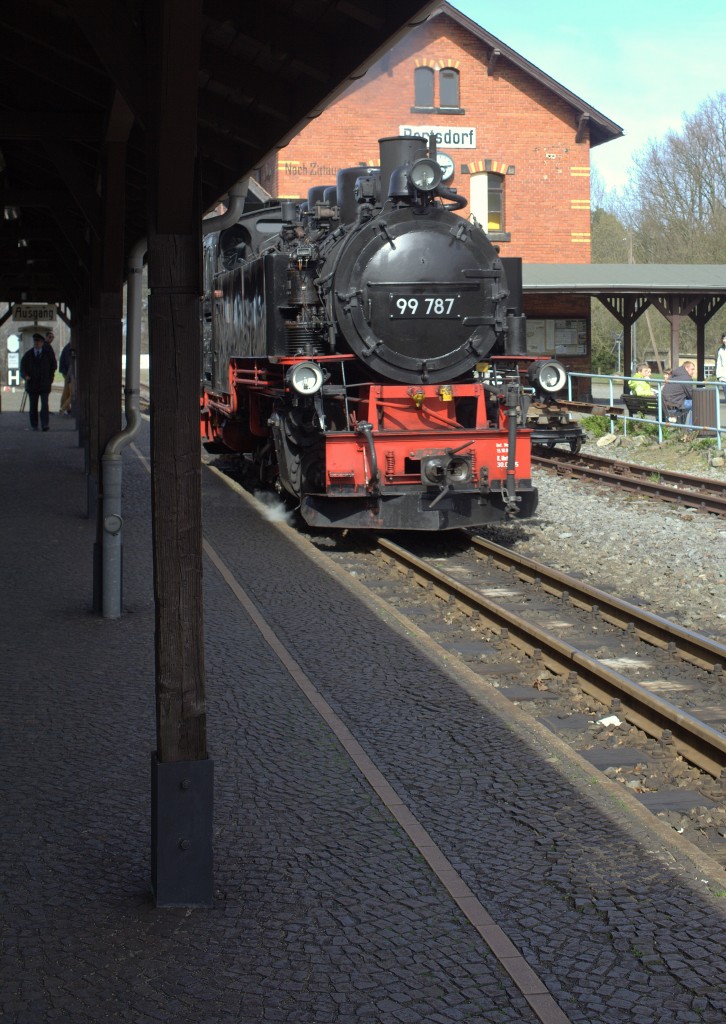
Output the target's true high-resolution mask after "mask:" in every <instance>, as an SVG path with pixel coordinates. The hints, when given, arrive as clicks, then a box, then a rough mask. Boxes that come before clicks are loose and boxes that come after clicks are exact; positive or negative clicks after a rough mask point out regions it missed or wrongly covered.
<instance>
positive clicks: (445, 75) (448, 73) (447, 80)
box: [439, 68, 459, 107]
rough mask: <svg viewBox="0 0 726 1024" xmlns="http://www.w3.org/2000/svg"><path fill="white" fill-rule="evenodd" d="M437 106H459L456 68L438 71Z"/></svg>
mask: <svg viewBox="0 0 726 1024" xmlns="http://www.w3.org/2000/svg"><path fill="white" fill-rule="evenodd" d="M439 105H440V106H441V107H458V106H459V72H458V71H457V70H456V68H442V69H441V71H439Z"/></svg>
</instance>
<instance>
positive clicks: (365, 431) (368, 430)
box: [355, 420, 380, 489]
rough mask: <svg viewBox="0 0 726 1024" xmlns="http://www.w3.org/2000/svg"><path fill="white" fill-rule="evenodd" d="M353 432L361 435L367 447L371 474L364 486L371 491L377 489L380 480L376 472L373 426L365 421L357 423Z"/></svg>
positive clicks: (376, 462) (376, 458) (376, 460)
mask: <svg viewBox="0 0 726 1024" xmlns="http://www.w3.org/2000/svg"><path fill="white" fill-rule="evenodd" d="M355 431H356V433H357V434H362V435H363V437H364V438H365V440H366V444H367V445H368V453H369V455H370V458H371V474H370V478H369V479H368V480H367V481H366V486H367V487H370V488H371V489H373V488H377V486H378V482H379V480H380V473H379V471H378V456H377V455H376V445H375V442H374V440H373V426H372V424H370V423H368V422H367V421H366V420H363V421H362V422H361V423H359V424H358V425H357V426H356V428H355Z"/></svg>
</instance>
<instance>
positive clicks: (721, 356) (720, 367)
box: [715, 331, 726, 402]
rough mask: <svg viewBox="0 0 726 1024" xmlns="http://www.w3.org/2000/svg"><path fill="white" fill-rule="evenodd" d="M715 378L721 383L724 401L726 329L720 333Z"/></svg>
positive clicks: (725, 396) (725, 390) (725, 395)
mask: <svg viewBox="0 0 726 1024" xmlns="http://www.w3.org/2000/svg"><path fill="white" fill-rule="evenodd" d="M715 373H716V380H717V381H719V383H721V384H723V399H724V402H726V331H724V332H723V334H722V335H721V344H720V346H719V349H718V352H717V353H716V370H715Z"/></svg>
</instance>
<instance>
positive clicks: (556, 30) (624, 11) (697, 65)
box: [453, 0, 726, 189]
mask: <svg viewBox="0 0 726 1024" xmlns="http://www.w3.org/2000/svg"><path fill="white" fill-rule="evenodd" d="M453 6H454V7H456V8H457V9H458V10H459V11H461V12H462V14H465V15H466V16H467V17H468V18H471V19H472V21H475V22H476V23H477V24H478V25H481V27H482V28H484V29H486V30H487V32H491V33H492V34H493V35H495V36H497V37H498V38H499V39H501V41H502V42H503V43H506V45H507V46H510V47H511V48H512V49H513V50H516V51H517V52H518V53H519V54H521V56H522V57H525V58H526V59H527V60H528V61H530V63H532V64H535V65H536V66H537V67H538V68H540V69H541V70H542V71H545V72H546V73H547V74H548V75H550V76H551V77H552V78H554V79H555V80H556V81H558V82H560V83H561V84H562V85H564V86H565V87H566V88H567V89H569V90H570V91H571V92H574V93H575V94H576V95H577V96H579V97H580V98H581V99H583V100H585V101H586V102H587V103H588V104H590V106H593V107H595V108H596V109H597V110H599V111H600V113H602V114H604V115H605V116H606V117H608V118H610V120H611V121H615V123H616V124H618V125H620V127H621V128H622V129H623V131H624V132H625V137H624V138H622V139H617V140H616V141H614V142H607V143H605V144H604V145H602V146H597V147H596V148H595V149H594V150H593V151H592V165H593V167H596V168H597V170H598V171H599V172H600V174H601V175H602V177H603V179H604V181H605V185H606V186H607V187H608V188H618V189H620V188H622V187H623V186H624V185H625V184H626V182H627V177H628V169H629V168H630V167H631V166H632V156H633V154H634V153H635V152H637V151H638V150H640V149H642V147H643V146H644V145H645V144H646V143H647V142H648V140H649V139H660V138H662V137H663V136H664V135H665V134H666V133H667V132H668V131H669V130H675V131H678V130H679V129H680V127H681V125H682V122H683V115H684V113H685V114H692V113H694V112H695V111H696V110H697V108H698V107H699V106H700V104H701V103H702V102H703V101H704V100H706V99H708V98H710V97H713V96H715V95H716V94H717V93H718V92H723V91H726V4H725V3H724V2H723V0H719V2H716V0H698V2H691V3H674V2H673V0H660V2H656V0H609V2H608V3H603V2H601V0H578V2H575V0H549V2H547V0H539V2H538V0H507V2H506V3H498V4H493V3H487V2H486V0H453ZM714 173H721V174H723V173H724V168H718V169H716V168H714Z"/></svg>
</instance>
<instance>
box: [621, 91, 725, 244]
mask: <svg viewBox="0 0 726 1024" xmlns="http://www.w3.org/2000/svg"><path fill="white" fill-rule="evenodd" d="M724 168H726V92H721V93H718V94H717V95H716V96H714V97H713V98H711V99H708V100H706V101H705V102H704V103H702V104H701V106H700V107H699V108H698V110H696V112H695V113H694V114H692V115H690V116H686V117H684V120H683V127H682V130H681V131H680V132H669V133H668V134H667V135H666V136H665V137H664V138H663V139H662V140H660V141H656V142H650V143H649V144H648V145H647V146H646V147H645V148H644V149H643V150H642V151H641V152H640V153H639V154H638V155H637V156H636V157H635V173H634V175H633V178H632V184H631V186H630V190H629V194H628V197H627V199H628V207H629V210H630V213H631V216H632V225H633V228H634V235H635V237H636V239H637V245H638V248H639V249H640V250H641V252H642V256H643V257H644V259H643V262H647V263H724V262H726V175H725V174H724ZM639 262H640V261H639Z"/></svg>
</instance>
